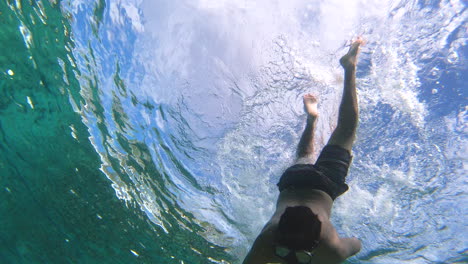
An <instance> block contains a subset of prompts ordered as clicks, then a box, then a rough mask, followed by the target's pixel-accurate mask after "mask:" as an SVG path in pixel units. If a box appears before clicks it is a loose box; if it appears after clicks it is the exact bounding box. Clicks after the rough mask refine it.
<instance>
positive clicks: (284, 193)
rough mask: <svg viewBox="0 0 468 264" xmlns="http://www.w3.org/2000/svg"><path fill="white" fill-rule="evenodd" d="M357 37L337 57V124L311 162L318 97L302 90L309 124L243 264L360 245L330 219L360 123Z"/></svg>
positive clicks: (342, 253) (335, 254) (344, 254)
mask: <svg viewBox="0 0 468 264" xmlns="http://www.w3.org/2000/svg"><path fill="white" fill-rule="evenodd" d="M362 43H363V40H362V39H360V38H358V39H357V40H356V41H354V42H353V43H352V44H351V47H350V49H349V51H348V53H347V54H346V55H344V56H343V57H342V58H341V59H340V64H341V66H342V67H343V68H344V71H345V79H344V89H343V97H342V100H341V105H340V109H339V114H338V124H337V126H336V129H335V130H334V131H333V133H332V135H331V137H330V139H329V141H328V143H327V145H326V146H325V147H324V148H323V150H322V152H321V153H320V155H319V157H318V159H317V161H316V163H315V164H312V163H311V156H312V154H313V139H314V127H315V121H316V120H317V117H318V111H317V98H316V97H315V96H314V95H312V94H306V95H304V98H303V100H304V109H305V111H306V113H307V125H306V127H305V130H304V132H303V134H302V137H301V140H300V142H299V145H298V148H297V160H296V164H295V165H293V166H292V167H289V168H288V169H287V170H286V171H285V172H284V173H283V175H282V176H281V178H280V181H279V183H278V188H279V191H280V194H279V197H278V202H277V205H276V211H275V213H274V214H273V216H272V217H271V219H270V221H269V222H268V223H267V224H266V225H265V227H264V228H263V230H262V231H261V233H260V235H259V236H258V237H257V239H256V240H255V242H254V244H253V246H252V248H251V249H250V252H249V253H248V255H247V257H246V258H245V260H244V262H243V263H244V264H267V263H270V264H273V263H287V264H292V263H295V264H296V263H320V264H328V263H341V262H342V261H344V260H345V259H347V258H348V257H350V256H353V255H355V254H356V253H358V252H359V251H360V250H361V242H360V241H359V240H358V239H357V238H341V237H339V236H338V234H337V232H336V230H335V228H334V227H333V225H332V224H331V222H330V214H331V208H332V205H333V201H334V200H335V199H336V198H337V197H338V196H340V195H341V194H343V193H344V192H346V191H347V190H348V185H346V183H345V177H346V174H347V173H348V168H349V165H350V162H351V148H352V146H353V143H354V140H355V137H356V128H357V125H358V117H359V113H358V102H357V94H356V64H357V55H358V53H359V47H360V45H361V44H362Z"/></svg>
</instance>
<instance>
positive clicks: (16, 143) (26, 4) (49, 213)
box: [0, 0, 226, 263]
mask: <svg viewBox="0 0 468 264" xmlns="http://www.w3.org/2000/svg"><path fill="white" fill-rule="evenodd" d="M53 2H54V1H37V2H36V1H11V0H7V1H3V0H2V1H0V24H1V25H2V26H1V27H0V43H1V50H2V52H1V53H0V93H1V95H0V149H1V152H0V215H1V217H0V263H203V262H204V261H205V260H206V256H204V255H205V254H206V255H209V256H211V257H212V258H214V259H226V255H225V254H224V253H223V251H222V249H220V248H218V247H216V246H215V245H212V244H210V243H208V242H206V241H205V240H203V239H201V238H200V237H199V236H194V235H192V234H191V233H192V232H194V231H197V228H200V227H197V226H193V225H189V224H188V225H189V226H190V227H191V228H192V230H191V231H187V230H184V229H181V228H179V227H178V225H173V226H172V228H171V230H170V233H169V234H170V235H169V234H167V233H165V232H163V231H162V230H161V229H160V228H159V227H157V226H155V225H154V224H152V223H151V222H150V221H149V220H148V218H147V217H146V215H145V214H144V213H142V212H141V211H140V210H139V209H135V208H134V207H133V206H131V205H130V206H126V205H125V204H124V203H123V202H122V201H120V200H118V198H117V197H116V196H115V191H114V190H113V189H112V188H111V186H110V182H109V181H108V180H107V178H106V177H105V175H104V174H103V173H101V171H100V167H101V162H100V158H99V156H98V154H97V153H96V151H95V149H94V148H93V146H92V145H91V143H90V141H89V139H88V137H89V136H90V135H89V133H88V130H87V127H86V126H85V125H84V124H83V123H82V117H81V115H80V114H79V113H77V111H75V110H78V112H79V111H80V109H82V107H83V104H84V103H85V100H84V99H83V98H82V96H81V95H80V92H81V90H82V87H80V84H79V82H78V78H81V75H80V72H79V70H78V69H77V68H76V66H75V61H74V60H75V59H74V55H73V53H72V52H71V50H72V49H73V47H74V43H73V40H72V32H71V28H70V19H72V18H71V17H70V16H68V15H67V14H65V13H64V12H62V11H61V9H60V4H53ZM19 3H20V4H19ZM97 11H98V10H97ZM22 32H23V34H22ZM26 39H29V41H25V40H26ZM92 90H93V91H94V93H96V94H97V93H98V91H97V88H96V87H94V89H92ZM95 96H96V95H95ZM28 98H29V99H28ZM94 98H96V97H94ZM71 102H73V103H74V104H75V103H76V105H78V106H77V108H76V109H75V110H74V109H73V107H72V103H71ZM97 105H98V104H97ZM95 109H97V110H95V111H99V107H96V108H95ZM72 133H73V134H74V135H72ZM188 218H190V215H189V216H188ZM170 220H171V219H170V218H169V221H170ZM182 244H183V245H184V246H181V245H182ZM190 245H196V247H197V248H198V250H199V251H201V252H203V253H200V254H197V253H196V252H194V251H193V250H191V249H190ZM131 250H133V251H134V252H135V253H136V254H138V256H136V255H135V254H134V253H132V251H131ZM181 261H183V262H181Z"/></svg>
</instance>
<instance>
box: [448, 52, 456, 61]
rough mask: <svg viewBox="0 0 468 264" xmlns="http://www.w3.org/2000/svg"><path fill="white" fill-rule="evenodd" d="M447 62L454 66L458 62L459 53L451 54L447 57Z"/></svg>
mask: <svg viewBox="0 0 468 264" xmlns="http://www.w3.org/2000/svg"><path fill="white" fill-rule="evenodd" d="M447 62H448V63H450V64H454V63H457V62H458V53H457V52H456V51H452V52H450V54H449V55H448V56H447Z"/></svg>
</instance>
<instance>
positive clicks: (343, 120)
mask: <svg viewBox="0 0 468 264" xmlns="http://www.w3.org/2000/svg"><path fill="white" fill-rule="evenodd" d="M362 43H363V40H362V39H360V38H358V39H357V40H356V41H354V42H353V43H352V44H351V47H350V48H349V51H348V53H347V54H346V55H344V56H343V57H342V58H341V59H340V63H341V66H342V67H343V68H344V70H345V79H344V89H343V97H342V99H341V105H340V110H339V113H338V124H337V126H336V129H335V130H334V131H333V133H332V135H331V137H330V139H329V141H328V144H329V145H338V146H340V147H342V148H344V149H347V150H348V151H351V148H352V146H353V143H354V140H355V138H356V129H357V125H358V119H359V110H358V102H357V94H356V64H357V55H358V53H359V46H360V45H361V44H362Z"/></svg>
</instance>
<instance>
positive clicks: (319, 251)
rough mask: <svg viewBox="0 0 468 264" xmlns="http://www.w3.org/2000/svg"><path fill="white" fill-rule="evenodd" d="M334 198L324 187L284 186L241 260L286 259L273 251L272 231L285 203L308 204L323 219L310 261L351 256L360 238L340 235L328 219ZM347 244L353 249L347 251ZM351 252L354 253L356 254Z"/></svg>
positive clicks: (337, 260) (323, 263)
mask: <svg viewBox="0 0 468 264" xmlns="http://www.w3.org/2000/svg"><path fill="white" fill-rule="evenodd" d="M332 205H333V200H332V199H331V197H330V196H329V195H328V194H326V193H325V192H323V191H320V190H315V189H309V188H301V189H293V188H291V189H287V190H284V191H283V192H281V193H280V195H279V198H278V203H277V209H276V211H275V213H274V214H273V216H272V218H271V219H270V221H269V222H268V223H267V224H266V225H265V227H264V228H263V230H262V231H261V233H260V235H259V236H258V237H257V239H256V240H255V242H254V244H253V246H252V250H251V251H250V253H249V255H248V256H247V257H246V259H245V260H244V262H243V263H244V264H263V263H265V264H266V263H285V262H284V261H283V260H282V259H281V258H278V257H277V256H275V254H274V232H275V230H276V229H277V226H278V222H279V219H280V217H281V215H282V214H283V212H284V211H285V210H286V208H287V207H291V206H307V207H309V208H310V209H311V210H312V211H313V212H314V213H315V214H317V215H318V218H319V220H320V221H321V222H322V229H321V235H320V242H319V246H318V247H317V248H316V249H315V251H314V258H313V262H312V263H321V264H327V263H330V264H335V263H341V262H342V261H343V260H345V259H346V258H347V257H349V256H350V254H351V253H353V252H351V251H356V252H357V251H359V249H358V248H357V247H358V246H359V248H360V242H359V240H357V239H355V238H340V237H339V236H338V234H337V232H336V230H335V228H334V227H333V226H332V224H331V222H330V214H331V208H332ZM350 247H354V248H355V249H354V250H351V251H350ZM356 252H354V253H353V254H355V253H356Z"/></svg>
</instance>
